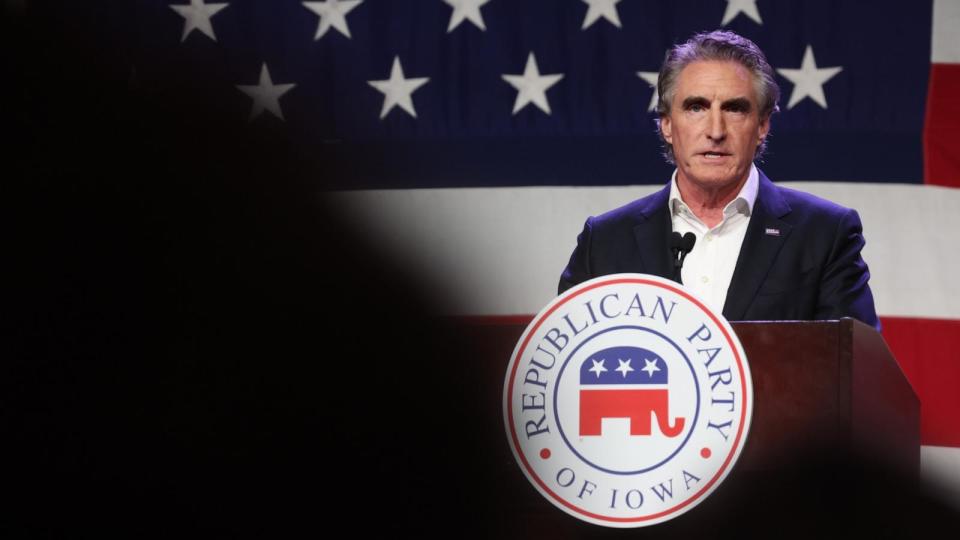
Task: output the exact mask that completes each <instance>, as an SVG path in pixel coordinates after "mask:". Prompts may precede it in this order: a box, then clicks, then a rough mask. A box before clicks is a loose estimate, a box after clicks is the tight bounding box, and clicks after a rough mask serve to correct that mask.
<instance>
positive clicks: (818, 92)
mask: <svg viewBox="0 0 960 540" xmlns="http://www.w3.org/2000/svg"><path fill="white" fill-rule="evenodd" d="M841 71H843V67H842V66H836V67H827V68H818V67H817V62H816V60H814V58H813V47H811V46H810V45H807V50H806V51H805V52H804V53H803V63H802V64H800V69H778V70H777V73H779V74H780V75H783V77H784V78H786V79H787V80H789V81H790V82H792V83H793V93H792V94H790V102H789V103H787V109H792V108H793V106H794V105H796V104H797V102H799V101H800V100H802V99H803V98H805V97H809V98H810V99H812V100H813V101H815V102H817V104H818V105H820V106H821V107H823V108H824V109H826V108H827V98H826V96H824V95H823V85H824V83H826V82H827V81H829V80H830V79H832V78H833V76H834V75H836V74H837V73H840V72H841Z"/></svg>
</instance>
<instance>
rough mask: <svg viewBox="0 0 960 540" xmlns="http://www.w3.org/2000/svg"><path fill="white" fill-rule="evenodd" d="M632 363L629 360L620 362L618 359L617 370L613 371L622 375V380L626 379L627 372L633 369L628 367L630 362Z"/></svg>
mask: <svg viewBox="0 0 960 540" xmlns="http://www.w3.org/2000/svg"><path fill="white" fill-rule="evenodd" d="M632 361H633V360H631V359H630V358H627V361H626V362H624V361H623V360H620V359H619V358H618V359H617V362H620V367H618V368H617V369H615V370H614V371H619V372H621V373H623V376H624V378H626V376H627V372H629V371H633V368H632V367H630V362H632Z"/></svg>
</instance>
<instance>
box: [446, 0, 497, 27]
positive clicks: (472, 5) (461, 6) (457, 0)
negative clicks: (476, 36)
mask: <svg viewBox="0 0 960 540" xmlns="http://www.w3.org/2000/svg"><path fill="white" fill-rule="evenodd" d="M443 1H444V2H446V3H447V4H448V5H449V6H450V7H452V8H453V13H451V14H450V24H449V25H448V26H447V33H448V34H449V33H450V32H453V29H454V28H456V27H458V26H460V23H462V22H463V21H464V20H469V21H470V22H472V23H473V25H474V26H476V27H477V28H479V29H480V30H486V29H487V27H486V26H485V25H484V24H483V15H481V14H480V8H481V7H483V5H484V4H486V3H487V2H489V1H490V0H443Z"/></svg>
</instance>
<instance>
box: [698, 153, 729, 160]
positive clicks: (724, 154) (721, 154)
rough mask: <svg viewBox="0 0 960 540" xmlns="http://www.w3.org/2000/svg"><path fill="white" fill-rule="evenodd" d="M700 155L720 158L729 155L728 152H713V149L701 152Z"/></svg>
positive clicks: (708, 157)
mask: <svg viewBox="0 0 960 540" xmlns="http://www.w3.org/2000/svg"><path fill="white" fill-rule="evenodd" d="M700 155H701V156H703V157H705V158H707V159H721V158H725V157H727V156H729V155H730V154H728V153H726V152H713V151H709V152H701V153H700Z"/></svg>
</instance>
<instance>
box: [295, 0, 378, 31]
mask: <svg viewBox="0 0 960 540" xmlns="http://www.w3.org/2000/svg"><path fill="white" fill-rule="evenodd" d="M361 3H363V0H326V2H304V3H303V7H305V8H307V9H309V10H310V11H312V12H314V13H316V14H317V15H319V16H320V26H318V27H317V35H315V36H314V37H313V40H314V41H316V40H318V39H320V38H322V37H323V36H324V34H326V33H327V30H330V28H331V27H333V28H336V29H337V31H338V32H340V33H341V34H343V35H344V36H347V37H348V38H349V37H350V27H348V26H347V13H350V11H352V10H353V9H354V8H355V7H357V6H359V5H360V4H361Z"/></svg>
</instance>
